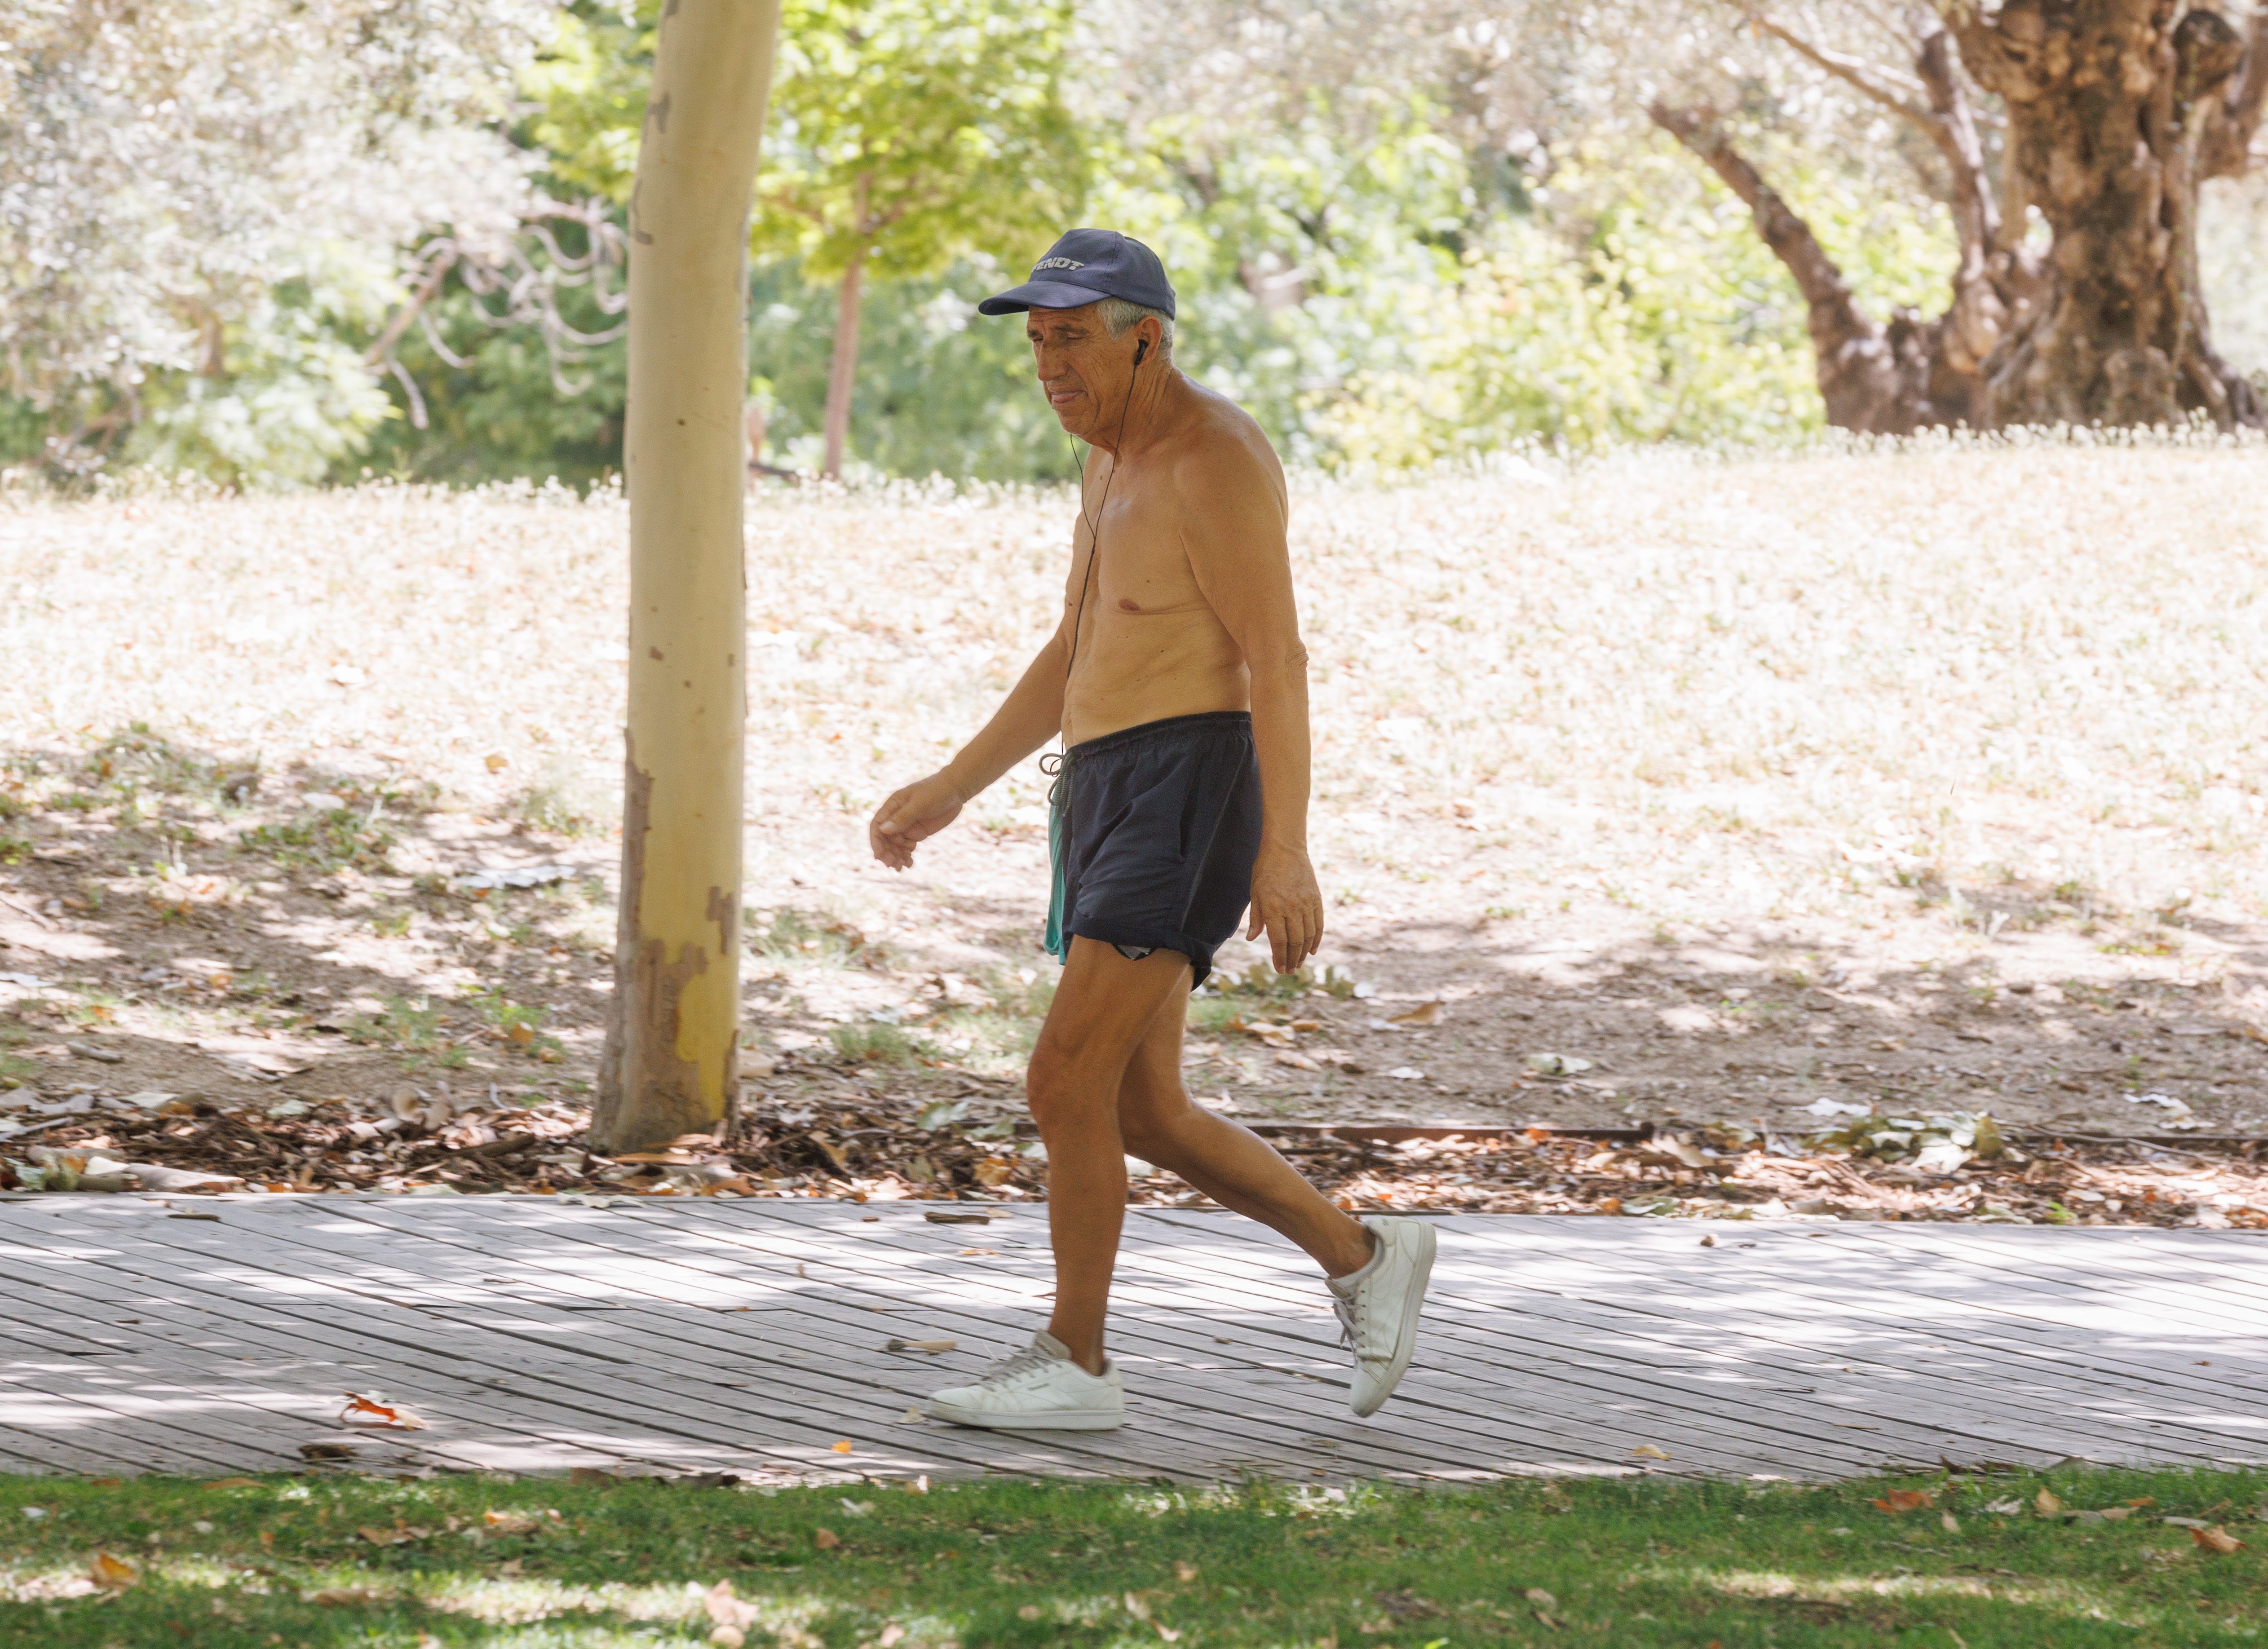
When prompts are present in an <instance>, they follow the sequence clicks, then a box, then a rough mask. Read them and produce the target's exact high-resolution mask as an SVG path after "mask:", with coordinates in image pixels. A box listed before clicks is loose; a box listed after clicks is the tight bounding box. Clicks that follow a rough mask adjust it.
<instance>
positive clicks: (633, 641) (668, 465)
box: [591, 0, 779, 1152]
mask: <svg viewBox="0 0 2268 1649" xmlns="http://www.w3.org/2000/svg"><path fill="white" fill-rule="evenodd" d="M778 20H779V0H671V3H670V4H669V5H668V7H667V8H666V13H665V17H664V20H663V22H662V26H661V40H660V45H659V50H658V52H657V54H656V59H655V63H654V85H653V95H652V99H651V101H650V103H649V105H648V108H647V114H646V121H645V129H644V134H643V136H642V137H641V139H640V143H639V147H638V160H637V187H636V188H635V190H634V192H633V193H632V195H631V196H630V409H629V418H628V427H627V430H626V431H625V435H624V439H623V468H624V470H625V472H626V473H627V476H628V481H629V488H630V718H629V723H630V725H629V727H628V729H627V732H626V737H625V743H626V747H627V761H626V762H625V769H624V784H623V799H622V909H621V917H620V923H619V926H618V930H617V934H616V939H615V995H614V1000H613V1002H612V1003H611V1005H609V1009H608V1018H607V1040H606V1046H605V1049H604V1051H603V1053H602V1055H601V1057H600V1078H599V1094H598V1101H597V1104H596V1105H595V1106H594V1107H593V1112H592V1118H591V1143H592V1145H593V1146H594V1147H596V1148H597V1149H600V1150H602V1151H615V1152H619V1151H635V1150H639V1149H644V1148H647V1147H651V1146H653V1145H663V1144H666V1143H667V1142H668V1141H669V1140H671V1139H673V1138H675V1137H677V1136H678V1135H680V1134H689V1133H708V1132H711V1131H713V1130H715V1129H716V1128H717V1127H718V1125H719V1124H720V1123H723V1122H724V1121H725V1117H726V1115H728V1112H729V1110H730V1108H732V1107H733V1105H734V1104H735V1103H736V1101H737V1100H738V1098H739V1092H740V1070H739V1057H740V1049H739V1042H740V768H741V755H742V743H743V740H744V737H745V730H746V723H747V693H746V687H745V678H746V666H745V665H744V663H743V660H742V659H741V654H742V653H743V652H746V650H747V633H746V632H747V617H746V613H745V610H744V607H745V595H744V589H745V583H746V576H745V571H744V569H743V567H742V564H741V542H740V532H741V526H740V508H741V498H742V495H743V492H744V491H745V490H746V487H747V472H746V468H745V464H746V460H747V447H746V445H745V443H746V439H747V437H746V434H745V431H744V429H743V426H742V423H741V416H740V414H741V401H742V397H743V395H744V394H746V391H747V375H748V374H747V335H746V330H745V328H746V315H747V247H748V211H749V208H750V205H751V203H752V201H753V198H754V190H755V166H756V146H757V141H758V139H759V137H760V136H762V131H763V120H764V102H765V99H766V96H767V94H768V92H770V85H771V64H772V40H773V35H774V33H775V30H776V27H777V23H778Z"/></svg>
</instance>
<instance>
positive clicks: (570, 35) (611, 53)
mask: <svg viewBox="0 0 2268 1649" xmlns="http://www.w3.org/2000/svg"><path fill="white" fill-rule="evenodd" d="M660 11H661V8H660V5H659V3H658V0H637V4H633V5H630V6H622V7H617V6H614V5H605V4H593V3H592V0H572V3H571V4H569V5H567V6H566V7H564V8H563V10H562V11H561V12H560V14H559V26H558V32H557V33H556V35H555V36H554V37H553V39H552V40H551V42H550V44H549V46H548V47H546V48H544V50H542V51H541V52H540V53H539V54H537V55H536V57H535V60H534V62H533V63H529V64H528V65H527V67H526V68H524V69H523V70H520V75H519V86H520V90H521V91H522V92H525V93H526V94H527V97H528V98H529V99H531V100H532V101H533V102H534V105H535V113H534V114H533V115H531V116H530V117H529V119H528V121H527V127H526V130H525V136H526V139H527V143H528V144H529V146H530V147H532V148H534V149H536V150H538V151H541V154H542V155H543V157H544V165H545V169H546V170H547V171H548V172H549V173H550V175H551V178H552V179H553V180H554V181H555V182H556V185H557V187H558V188H561V189H562V190H563V191H566V192H570V193H573V194H578V195H604V196H605V197H606V198H607V199H608V200H610V201H613V202H615V204H616V205H627V204H628V203H629V202H630V180H631V174H632V173H634V172H635V171H636V170H637V137H638V130H639V128H640V127H641V126H642V125H643V124H644V121H645V99H646V92H647V91H648V89H649V88H650V87H651V86H652V84H653V50H654V40H655V31H656V22H657V19H658V18H659V16H660Z"/></svg>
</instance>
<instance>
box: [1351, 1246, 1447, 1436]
mask: <svg viewBox="0 0 2268 1649" xmlns="http://www.w3.org/2000/svg"><path fill="white" fill-rule="evenodd" d="M1362 1223H1363V1225H1364V1226H1365V1227H1366V1229H1367V1230H1368V1231H1369V1232H1370V1233H1371V1235H1372V1237H1373V1239H1374V1240H1376V1242H1377V1244H1378V1250H1377V1252H1376V1253H1374V1254H1373V1255H1371V1256H1370V1263H1369V1264H1368V1265H1366V1266H1364V1267H1363V1268H1362V1270H1359V1271H1357V1272H1355V1273H1354V1274H1353V1275H1352V1276H1351V1277H1332V1278H1331V1279H1330V1287H1331V1292H1332V1294H1333V1295H1334V1296H1335V1297H1336V1298H1335V1299H1333V1300H1332V1302H1331V1308H1332V1309H1333V1310H1334V1311H1336V1312H1337V1313H1338V1317H1339V1329H1340V1331H1341V1333H1342V1334H1343V1336H1344V1338H1345V1340H1346V1344H1347V1349H1348V1350H1349V1351H1352V1352H1353V1353H1354V1386H1353V1388H1352V1389H1351V1391H1350V1392H1349V1393H1348V1394H1347V1406H1348V1407H1350V1408H1351V1409H1352V1410H1354V1411H1355V1412H1356V1413H1357V1414H1359V1415H1370V1414H1375V1413H1377V1412H1378V1406H1379V1405H1380V1404H1381V1403H1382V1402H1385V1401H1386V1400H1387V1399H1388V1397H1390V1396H1392V1395H1394V1388H1395V1387H1396V1386H1398V1385H1400V1384H1401V1383H1402V1376H1403V1373H1405V1372H1407V1370H1408V1369H1409V1367H1410V1353H1411V1352H1412V1351H1416V1350H1417V1349H1418V1312H1419V1311H1420V1310H1422V1309H1423V1308H1424V1307H1425V1284H1426V1281H1427V1279H1428V1278H1430V1277H1432V1275H1433V1247H1434V1242H1433V1227H1432V1226H1430V1225H1428V1224H1426V1223H1425V1221H1424V1220H1422V1219H1366V1220H1364V1221H1363V1222H1362Z"/></svg>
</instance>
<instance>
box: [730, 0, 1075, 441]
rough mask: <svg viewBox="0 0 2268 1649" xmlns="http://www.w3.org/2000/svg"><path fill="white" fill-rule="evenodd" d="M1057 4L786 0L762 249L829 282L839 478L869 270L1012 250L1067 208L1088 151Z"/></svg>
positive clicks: (1035, 241) (1023, 253) (1065, 216)
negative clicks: (1070, 85)
mask: <svg viewBox="0 0 2268 1649" xmlns="http://www.w3.org/2000/svg"><path fill="white" fill-rule="evenodd" d="M780 27H781V41H780V70H779V78H778V81H777V85H776V87H775V90H774V92H773V107H774V109H775V112H776V120H775V124H774V129H773V131H772V133H771V134H770V137H769V139H768V141H767V143H766V145H765V154H764V166H763V170H762V173H761V174H760V175H759V177H758V179H757V182H756V195H757V200H758V202H759V204H760V208H761V212H760V216H759V218H758V221H757V224H756V226H755V245H756V247H758V248H759V249H762V250H769V251H775V252H777V251H792V252H793V253H795V254H797V255H798V256H799V257H800V258H801V260H802V266H803V270H804V273H805V274H806V276H810V277H811V278H813V279H814V280H827V281H830V282H832V283H833V284H834V286H835V289H836V318H835V337H834V353H833V362H832V365H831V368H830V371H829V372H828V386H827V410H826V423H825V434H826V443H827V445H826V456H825V460H824V469H825V472H826V474H828V475H839V474H841V472H842V468H843V453H844V448H845V445H846V443H847V440H848V437H849V432H850V427H851V388H852V385H853V382H854V380H855V374H856V372H857V366H858V321H859V306H860V300H861V298H862V296H863V294H864V291H865V281H866V278H867V276H869V275H870V274H873V275H883V276H919V275H927V274H932V273H934V272H935V271H937V270H939V269H943V268H944V267H945V266H946V264H947V263H949V262H951V261H953V259H954V257H956V256H958V255H960V254H965V253H969V252H983V253H988V254H993V255H995V256H998V257H999V258H1001V259H1002V260H1003V261H1005V262H1006V263H1008V264H1012V265H1013V264H1015V263H1018V262H1021V261H1025V260H1027V259H1028V258H1029V257H1031V256H1034V255H1036V253H1037V251H1038V250H1039V249H1040V248H1041V247H1044V246H1045V245H1046V243H1047V242H1048V241H1049V240H1051V239H1054V237H1055V236H1056V235H1057V233H1059V232H1061V231H1062V230H1064V229H1066V228H1069V227H1071V222H1072V219H1073V217H1074V216H1075V215H1076V213H1077V212H1078V210H1079V205H1080V202H1081V200H1082V199H1083V196H1084V194H1085V188H1086V165H1087V163H1086V147H1085V145H1084V144H1082V143H1081V142H1080V141H1079V132H1078V129H1077V127H1076V124H1075V122H1074V121H1073V120H1072V118H1071V113H1070V111H1069V109H1068V108H1067V107H1065V105H1064V98H1063V78H1064V48H1065V44H1066V40H1067V36H1068V34H1069V32H1070V28H1071V7H1070V6H1069V5H1068V4H1064V0H1054V3H1052V4H1047V3H1042V4H1029V3H1028V0H789V4H788V5H787V6H786V7H785V9H784V11H783V12H782V15H781V25H780Z"/></svg>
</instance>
